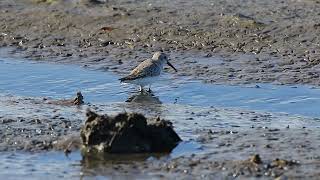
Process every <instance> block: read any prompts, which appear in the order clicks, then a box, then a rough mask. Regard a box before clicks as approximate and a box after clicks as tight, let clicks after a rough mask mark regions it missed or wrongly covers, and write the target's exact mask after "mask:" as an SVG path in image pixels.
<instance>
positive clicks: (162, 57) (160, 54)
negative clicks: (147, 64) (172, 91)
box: [152, 51, 178, 72]
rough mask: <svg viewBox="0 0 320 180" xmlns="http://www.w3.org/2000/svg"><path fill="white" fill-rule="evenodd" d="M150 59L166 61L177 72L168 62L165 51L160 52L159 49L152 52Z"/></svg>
mask: <svg viewBox="0 0 320 180" xmlns="http://www.w3.org/2000/svg"><path fill="white" fill-rule="evenodd" d="M152 59H153V60H158V61H161V62H162V63H167V64H168V65H169V66H170V67H172V69H174V70H175V71H176V72H178V70H177V69H176V68H175V67H174V66H173V65H172V64H171V63H170V62H169V58H168V55H166V54H165V53H163V52H160V51H159V52H156V53H154V54H153V56H152Z"/></svg>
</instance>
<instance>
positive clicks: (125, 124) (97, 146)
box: [81, 110, 181, 153]
mask: <svg viewBox="0 0 320 180" xmlns="http://www.w3.org/2000/svg"><path fill="white" fill-rule="evenodd" d="M86 115H87V120H86V122H85V125H84V126H83V127H82V129H81V139H82V144H83V150H85V152H107V153H146V152H148V153H150V152H170V151H171V150H172V149H173V148H174V147H176V145H177V144H178V142H180V141H181V139H180V137H179V136H178V135H177V133H176V132H175V131H174V130H173V127H172V123H171V122H169V121H165V120H160V119H159V118H157V119H155V120H149V119H148V120H147V119H146V117H144V116H143V115H142V114H138V113H120V114H118V115H116V116H113V117H111V116H108V115H98V114H96V113H95V112H92V111H90V110H88V111H87V114H86Z"/></svg>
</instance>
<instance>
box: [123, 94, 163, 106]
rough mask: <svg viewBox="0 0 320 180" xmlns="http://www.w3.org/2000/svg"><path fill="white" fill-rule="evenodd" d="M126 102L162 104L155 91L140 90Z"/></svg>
mask: <svg viewBox="0 0 320 180" xmlns="http://www.w3.org/2000/svg"><path fill="white" fill-rule="evenodd" d="M126 102H134V103H141V104H162V102H161V101H160V99H159V98H158V97H156V96H155V95H154V94H153V93H148V92H138V93H137V94H133V95H131V96H130V97H129V98H128V99H127V100H126Z"/></svg>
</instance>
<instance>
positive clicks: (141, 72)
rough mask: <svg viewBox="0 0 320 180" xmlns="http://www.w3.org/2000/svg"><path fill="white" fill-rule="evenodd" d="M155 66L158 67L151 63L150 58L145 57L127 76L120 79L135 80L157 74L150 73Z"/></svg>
mask: <svg viewBox="0 0 320 180" xmlns="http://www.w3.org/2000/svg"><path fill="white" fill-rule="evenodd" d="M155 68H158V67H157V65H156V64H154V63H152V60H151V59H147V60H145V61H143V62H142V63H141V64H139V65H138V66H137V67H136V68H134V69H133V70H132V71H131V73H130V74H129V75H128V76H126V77H123V78H120V81H125V80H135V79H139V78H143V77H146V76H153V75H159V74H153V73H152V70H153V69H155Z"/></svg>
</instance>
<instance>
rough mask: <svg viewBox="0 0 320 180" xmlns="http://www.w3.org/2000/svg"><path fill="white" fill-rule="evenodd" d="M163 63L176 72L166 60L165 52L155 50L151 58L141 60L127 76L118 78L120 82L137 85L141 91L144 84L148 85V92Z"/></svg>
mask: <svg viewBox="0 0 320 180" xmlns="http://www.w3.org/2000/svg"><path fill="white" fill-rule="evenodd" d="M165 63H167V64H168V65H169V66H170V67H172V68H173V69H174V70H175V71H176V72H177V69H176V68H175V67H174V66H173V65H172V64H171V63H170V62H169V61H168V56H167V55H166V54H165V53H162V52H156V53H154V55H153V56H152V58H151V59H147V60H145V61H143V62H142V63H140V64H139V65H138V66H137V67H136V68H134V69H133V70H132V71H131V73H130V74H129V75H128V76H125V77H123V78H120V79H119V80H120V82H124V83H130V84H136V85H139V86H140V91H141V92H143V87H144V86H146V85H149V92H151V89H150V88H151V84H152V83H154V82H156V80H157V79H158V78H159V76H160V74H161V71H162V69H163V65H164V64H165Z"/></svg>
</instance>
